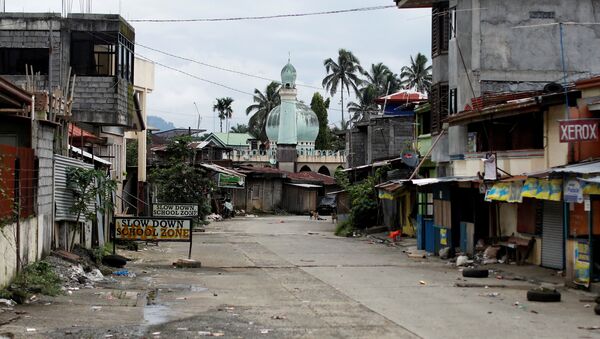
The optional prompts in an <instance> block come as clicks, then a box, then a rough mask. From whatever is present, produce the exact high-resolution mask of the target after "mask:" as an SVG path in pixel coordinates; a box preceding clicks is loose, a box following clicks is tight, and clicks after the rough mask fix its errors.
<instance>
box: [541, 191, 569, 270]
mask: <svg viewBox="0 0 600 339" xmlns="http://www.w3.org/2000/svg"><path fill="white" fill-rule="evenodd" d="M564 244H565V239H564V234H563V205H562V203H561V202H558V201H544V216H543V219H542V266H544V267H548V268H555V269H558V270H561V269H563V268H564V266H563V258H564V256H565V253H564Z"/></svg>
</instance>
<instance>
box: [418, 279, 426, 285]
mask: <svg viewBox="0 0 600 339" xmlns="http://www.w3.org/2000/svg"><path fill="white" fill-rule="evenodd" d="M419 284H421V285H427V282H425V281H424V280H421V281H419Z"/></svg>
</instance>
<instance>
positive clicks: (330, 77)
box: [323, 48, 363, 126]
mask: <svg viewBox="0 0 600 339" xmlns="http://www.w3.org/2000/svg"><path fill="white" fill-rule="evenodd" d="M323 65H324V66H325V71H326V72H327V76H325V78H323V87H324V88H325V89H326V90H328V91H330V93H331V95H332V96H334V95H335V94H336V93H337V91H338V87H339V88H340V92H341V95H342V126H345V123H344V90H346V92H347V93H348V95H350V88H352V89H353V90H354V93H356V95H358V87H359V86H360V84H361V83H362V80H361V79H360V78H359V77H358V74H360V73H362V71H363V69H362V67H361V66H360V62H359V61H358V58H357V57H356V56H354V54H352V52H350V51H347V50H345V49H343V48H342V49H340V50H339V51H338V57H337V62H336V61H334V60H333V59H331V58H329V59H326V60H325V61H324V62H323Z"/></svg>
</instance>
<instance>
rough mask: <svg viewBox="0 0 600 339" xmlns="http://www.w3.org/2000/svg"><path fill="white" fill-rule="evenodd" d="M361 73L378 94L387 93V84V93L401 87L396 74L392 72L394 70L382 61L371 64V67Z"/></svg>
mask: <svg viewBox="0 0 600 339" xmlns="http://www.w3.org/2000/svg"><path fill="white" fill-rule="evenodd" d="M362 73H363V75H364V76H365V78H366V79H365V81H366V82H367V83H368V84H370V85H373V86H374V87H375V89H377V95H378V96H383V95H386V94H388V85H389V93H394V92H397V91H399V90H400V88H401V87H402V82H401V81H400V79H399V78H398V75H397V74H394V72H392V71H391V70H390V68H389V67H388V66H386V65H384V64H383V63H382V62H379V63H376V64H371V68H370V69H369V70H368V71H363V72H362Z"/></svg>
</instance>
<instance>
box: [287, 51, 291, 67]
mask: <svg viewBox="0 0 600 339" xmlns="http://www.w3.org/2000/svg"><path fill="white" fill-rule="evenodd" d="M291 59H292V52H290V51H288V64H289V63H290V60H291Z"/></svg>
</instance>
